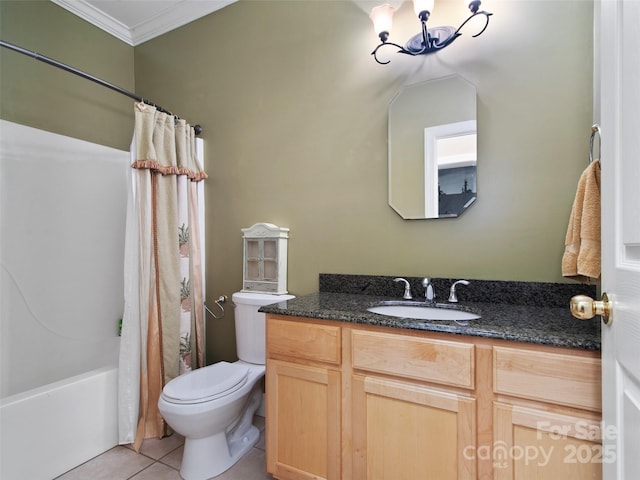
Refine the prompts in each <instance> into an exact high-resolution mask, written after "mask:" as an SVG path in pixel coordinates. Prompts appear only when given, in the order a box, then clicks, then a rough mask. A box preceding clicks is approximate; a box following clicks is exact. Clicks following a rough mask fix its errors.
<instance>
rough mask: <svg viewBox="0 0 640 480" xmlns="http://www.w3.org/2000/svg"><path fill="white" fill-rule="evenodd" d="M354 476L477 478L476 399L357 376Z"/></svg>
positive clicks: (376, 479)
mask: <svg viewBox="0 0 640 480" xmlns="http://www.w3.org/2000/svg"><path fill="white" fill-rule="evenodd" d="M352 390H353V406H352V411H353V450H354V463H353V473H354V475H353V478H357V479H359V480H416V479H422V478H424V479H429V478H433V479H438V480H461V479H468V480H475V479H476V463H475V460H474V459H473V458H472V456H471V455H466V457H467V458H465V452H468V451H473V450H475V442H476V420H475V412H476V405H475V403H476V402H475V400H474V399H473V398H470V397H467V396H464V395H460V394H457V393H450V392H445V391H441V390H436V389H433V388H430V387H427V386H424V385H420V384H415V383H409V382H403V381H398V380H392V379H388V378H382V377H377V376H368V375H358V374H354V375H353V378H352Z"/></svg>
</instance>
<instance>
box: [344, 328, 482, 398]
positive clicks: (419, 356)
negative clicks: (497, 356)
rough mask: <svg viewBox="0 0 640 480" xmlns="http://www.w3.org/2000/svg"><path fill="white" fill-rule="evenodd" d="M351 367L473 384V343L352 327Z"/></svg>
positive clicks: (452, 383)
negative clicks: (361, 329)
mask: <svg viewBox="0 0 640 480" xmlns="http://www.w3.org/2000/svg"><path fill="white" fill-rule="evenodd" d="M351 342H352V358H353V368H354V369H360V370H368V371H370V372H378V373H385V374H390V375H399V376H402V377H406V378H412V379H415V380H424V381H427V382H437V383H441V384H445V385H453V386H456V387H462V388H468V389H473V388H474V346H473V345H472V344H469V343H460V342H449V341H445V340H433V339H428V338H420V337H412V336H404V335H395V334H389V333H381V332H368V331H359V330H354V331H352V335H351Z"/></svg>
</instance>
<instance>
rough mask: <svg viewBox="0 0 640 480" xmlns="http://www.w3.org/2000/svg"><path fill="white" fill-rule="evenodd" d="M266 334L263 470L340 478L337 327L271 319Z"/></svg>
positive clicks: (302, 479) (318, 479)
mask: <svg viewBox="0 0 640 480" xmlns="http://www.w3.org/2000/svg"><path fill="white" fill-rule="evenodd" d="M266 334H267V375H266V392H267V409H266V415H267V416H266V445H267V446H268V447H267V471H268V472H270V473H271V474H272V475H273V476H274V477H276V478H282V479H291V480H311V479H313V480H324V479H326V480H337V479H340V478H341V477H340V475H341V474H340V468H341V464H340V453H341V452H340V446H341V430H340V426H341V424H342V421H341V416H342V414H341V402H342V388H341V387H342V382H341V379H342V375H341V372H340V367H341V350H342V347H341V331H340V327H339V326H332V325H320V324H313V323H306V322H291V321H288V320H281V319H274V318H269V319H268V320H267V327H266Z"/></svg>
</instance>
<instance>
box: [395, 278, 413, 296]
mask: <svg viewBox="0 0 640 480" xmlns="http://www.w3.org/2000/svg"><path fill="white" fill-rule="evenodd" d="M393 281H394V282H404V295H402V298H403V299H405V300H412V299H413V297H412V296H411V286H410V285H409V282H408V281H407V280H406V279H404V278H400V277H398V278H394V279H393Z"/></svg>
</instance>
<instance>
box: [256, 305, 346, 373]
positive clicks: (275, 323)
mask: <svg viewBox="0 0 640 480" xmlns="http://www.w3.org/2000/svg"><path fill="white" fill-rule="evenodd" d="M341 351H342V345H341V342H340V327H337V326H332V325H318V324H314V323H308V322H297V321H290V320H281V319H279V318H269V317H267V354H269V355H285V356H288V357H296V358H302V359H307V360H314V361H317V362H323V363H330V364H333V365H340V353H341Z"/></svg>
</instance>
